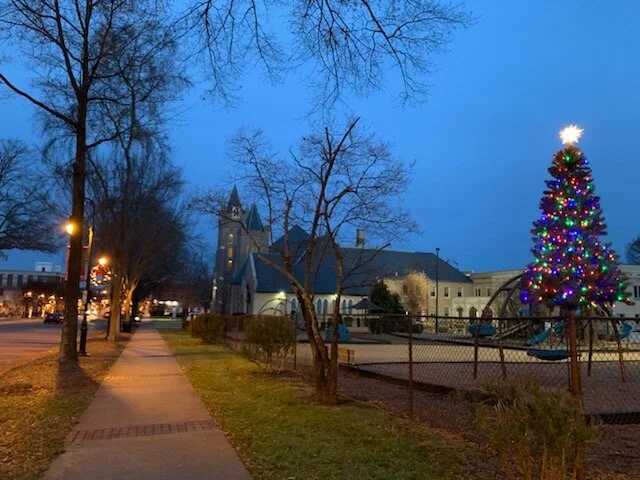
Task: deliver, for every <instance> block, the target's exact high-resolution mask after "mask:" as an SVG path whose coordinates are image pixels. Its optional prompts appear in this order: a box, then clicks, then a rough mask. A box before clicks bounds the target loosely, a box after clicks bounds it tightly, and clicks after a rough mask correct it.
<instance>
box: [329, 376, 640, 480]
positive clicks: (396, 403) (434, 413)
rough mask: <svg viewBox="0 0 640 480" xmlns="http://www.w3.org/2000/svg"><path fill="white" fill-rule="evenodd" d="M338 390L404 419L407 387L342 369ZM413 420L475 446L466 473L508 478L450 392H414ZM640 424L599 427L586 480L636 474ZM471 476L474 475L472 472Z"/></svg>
mask: <svg viewBox="0 0 640 480" xmlns="http://www.w3.org/2000/svg"><path fill="white" fill-rule="evenodd" d="M339 388H340V391H341V393H342V394H344V395H345V396H347V397H350V398H354V399H356V400H359V401H362V402H365V403H367V404H369V405H372V406H375V407H377V408H381V409H383V410H385V411H388V412H390V413H392V414H394V415H398V416H403V417H407V415H408V391H407V388H406V387H403V386H398V385H393V384H390V383H387V382H384V381H381V380H377V379H372V378H366V377H360V376H358V375H357V374H353V373H346V372H341V376H340V380H339ZM414 419H415V420H416V421H418V422H424V423H425V424H427V425H429V427H431V428H434V429H437V430H439V431H440V432H444V433H445V434H447V435H453V436H456V437H457V438H462V439H464V440H465V441H467V442H469V443H470V444H472V445H473V446H474V448H475V449H477V450H478V451H479V452H480V454H481V458H482V459H483V462H482V463H479V462H475V461H474V460H473V459H470V464H469V470H470V472H477V473H478V474H482V475H483V476H488V477H493V478H495V479H502V478H506V477H505V476H504V474H503V473H502V470H501V469H500V463H499V460H498V458H497V455H496V454H495V452H493V451H492V450H491V449H490V448H489V447H488V446H487V445H486V443H485V442H484V440H483V438H482V436H481V435H480V434H479V432H478V431H477V428H476V427H475V424H474V419H473V413H472V412H471V411H470V409H469V408H468V407H466V406H465V405H464V403H462V402H457V401H455V399H454V397H453V396H451V395H449V396H447V395H441V394H434V393H428V392H422V391H415V392H414ZM639 438H640V425H602V426H601V430H600V434H599V436H598V437H597V438H596V440H595V441H594V442H593V443H592V444H591V445H590V447H589V449H588V451H587V459H586V466H587V471H588V472H589V475H588V478H591V479H594V480H596V479H597V480H631V479H638V478H640V447H638V439H639ZM469 478H473V477H472V476H470V477H469Z"/></svg>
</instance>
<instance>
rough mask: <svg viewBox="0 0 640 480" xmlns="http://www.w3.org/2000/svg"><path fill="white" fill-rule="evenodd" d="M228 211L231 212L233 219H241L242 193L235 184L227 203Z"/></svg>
mask: <svg viewBox="0 0 640 480" xmlns="http://www.w3.org/2000/svg"><path fill="white" fill-rule="evenodd" d="M227 212H230V213H231V218H232V219H239V218H240V214H241V212H242V205H241V203H240V195H238V189H237V188H236V186H235V185H234V186H233V190H231V195H230V196H229V203H228V204H227Z"/></svg>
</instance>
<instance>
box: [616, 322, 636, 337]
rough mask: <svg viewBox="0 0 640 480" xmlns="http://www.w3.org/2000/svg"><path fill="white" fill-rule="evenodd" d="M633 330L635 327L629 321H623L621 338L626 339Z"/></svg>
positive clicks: (619, 334)
mask: <svg viewBox="0 0 640 480" xmlns="http://www.w3.org/2000/svg"><path fill="white" fill-rule="evenodd" d="M631 332H633V327H632V326H631V324H630V323H627V322H622V325H621V326H620V332H619V333H618V336H619V337H620V340H624V339H625V338H627V337H628V336H629V335H631Z"/></svg>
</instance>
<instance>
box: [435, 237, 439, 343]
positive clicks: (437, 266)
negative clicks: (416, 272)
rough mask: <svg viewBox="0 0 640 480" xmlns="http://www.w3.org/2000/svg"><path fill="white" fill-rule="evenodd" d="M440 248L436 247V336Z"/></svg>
mask: <svg viewBox="0 0 640 480" xmlns="http://www.w3.org/2000/svg"><path fill="white" fill-rule="evenodd" d="M439 277H440V247H436V334H437V333H438V315H439V314H440V310H439V309H438V297H439V296H440V286H439V280H440V278H439Z"/></svg>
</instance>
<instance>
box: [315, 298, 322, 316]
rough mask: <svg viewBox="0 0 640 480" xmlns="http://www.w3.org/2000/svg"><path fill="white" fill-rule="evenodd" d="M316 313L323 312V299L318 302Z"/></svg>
mask: <svg viewBox="0 0 640 480" xmlns="http://www.w3.org/2000/svg"><path fill="white" fill-rule="evenodd" d="M316 313H322V300H320V299H318V301H317V302H316Z"/></svg>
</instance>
